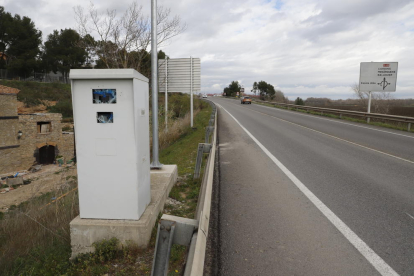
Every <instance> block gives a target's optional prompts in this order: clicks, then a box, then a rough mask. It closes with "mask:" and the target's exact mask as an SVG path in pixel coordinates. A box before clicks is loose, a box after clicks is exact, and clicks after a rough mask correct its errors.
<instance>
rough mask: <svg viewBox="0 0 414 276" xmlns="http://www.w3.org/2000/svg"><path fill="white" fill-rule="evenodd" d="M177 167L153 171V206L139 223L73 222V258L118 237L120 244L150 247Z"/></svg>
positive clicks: (79, 220)
mask: <svg viewBox="0 0 414 276" xmlns="http://www.w3.org/2000/svg"><path fill="white" fill-rule="evenodd" d="M177 176H178V173H177V165H164V166H163V167H162V169H161V170H153V171H151V203H150V204H149V205H148V207H147V208H146V209H145V211H144V213H143V214H142V216H141V217H140V219H139V220H104V219H81V218H80V217H79V216H78V217H76V218H75V219H74V220H72V221H71V222H70V238H71V245H72V257H71V259H72V258H74V257H76V256H77V255H78V254H81V253H89V252H93V251H94V250H95V248H94V247H93V243H94V242H97V241H101V240H103V239H110V238H113V237H115V238H118V239H119V241H120V242H121V244H124V245H125V244H126V243H127V242H132V243H134V244H137V245H138V246H139V247H142V248H145V247H147V245H148V243H149V240H150V238H151V231H152V228H153V227H154V225H155V221H156V219H157V216H158V214H159V213H160V212H162V210H163V209H164V203H165V200H166V199H167V197H168V194H169V193H170V191H171V188H172V187H173V185H174V184H175V183H176V182H177Z"/></svg>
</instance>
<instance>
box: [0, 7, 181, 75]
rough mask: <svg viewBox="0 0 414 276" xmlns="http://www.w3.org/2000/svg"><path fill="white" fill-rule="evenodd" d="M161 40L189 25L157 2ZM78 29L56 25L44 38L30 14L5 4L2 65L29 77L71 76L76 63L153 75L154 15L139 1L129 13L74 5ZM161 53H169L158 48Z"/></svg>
mask: <svg viewBox="0 0 414 276" xmlns="http://www.w3.org/2000/svg"><path fill="white" fill-rule="evenodd" d="M157 9H158V10H157V13H158V14H157V15H158V18H157V33H158V34H157V40H158V45H162V44H163V43H165V42H167V41H168V40H170V39H172V38H173V37H175V36H177V35H179V34H180V33H181V32H183V31H184V30H185V28H186V25H185V24H184V23H182V21H181V19H180V17H179V16H172V15H171V11H170V9H166V8H164V7H162V6H159V7H157ZM74 11H75V18H76V19H77V30H75V29H61V30H60V31H59V30H54V31H53V32H52V33H51V34H49V35H48V36H47V39H46V41H45V42H44V43H42V32H41V31H40V30H38V29H37V28H36V26H35V23H34V22H33V21H32V20H31V19H30V18H29V17H27V16H23V17H21V16H20V15H18V14H15V15H14V16H13V15H12V14H11V13H9V12H7V11H5V9H4V7H2V6H0V69H7V70H8V71H10V72H11V73H12V74H13V75H14V76H19V77H22V78H26V77H28V76H30V75H32V74H33V73H34V72H37V73H49V72H54V73H57V72H60V73H61V74H62V75H63V77H65V78H68V75H69V71H70V69H76V68H134V69H136V70H137V71H139V72H140V73H141V74H143V75H144V76H146V77H148V78H150V75H151V54H150V52H149V50H148V48H149V45H150V44H151V28H150V24H151V21H150V17H149V16H148V15H146V14H144V12H143V11H142V6H139V5H138V4H137V3H136V2H133V3H131V4H130V6H129V7H128V8H127V9H126V11H125V13H124V14H122V15H121V16H118V15H117V12H116V11H115V10H107V11H105V12H100V11H99V10H98V9H97V8H96V7H95V6H94V5H93V3H91V4H90V5H89V7H88V8H86V9H85V8H84V7H82V6H77V7H75V8H74ZM158 58H166V55H165V53H164V52H162V51H159V52H158Z"/></svg>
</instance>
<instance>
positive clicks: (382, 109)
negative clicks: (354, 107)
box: [351, 83, 393, 114]
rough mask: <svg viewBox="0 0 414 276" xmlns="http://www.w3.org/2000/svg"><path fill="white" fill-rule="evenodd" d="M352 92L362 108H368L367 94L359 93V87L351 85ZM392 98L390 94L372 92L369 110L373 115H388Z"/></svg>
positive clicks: (355, 84)
mask: <svg viewBox="0 0 414 276" xmlns="http://www.w3.org/2000/svg"><path fill="white" fill-rule="evenodd" d="M351 89H352V91H354V94H355V96H356V97H357V98H358V99H359V102H360V103H361V105H363V106H368V98H369V92H363V91H359V85H358V84H357V83H354V84H352V85H351ZM392 99H393V96H392V95H391V93H390V92H373V93H371V110H372V112H373V113H382V114H388V113H389V111H390V106H391V100H392Z"/></svg>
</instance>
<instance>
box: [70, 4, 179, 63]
mask: <svg viewBox="0 0 414 276" xmlns="http://www.w3.org/2000/svg"><path fill="white" fill-rule="evenodd" d="M74 11H75V18H76V21H77V24H78V32H79V33H80V34H81V36H82V37H83V38H84V39H83V40H82V44H83V45H82V46H83V47H85V48H87V49H88V50H89V51H90V54H91V55H93V56H95V57H97V58H98V62H100V63H102V64H103V65H104V66H105V67H107V68H135V69H137V70H138V71H141V70H140V69H141V68H142V63H143V61H144V59H146V58H147V57H148V48H149V46H150V44H151V21H150V18H149V16H147V15H145V14H144V13H143V11H142V6H139V5H138V4H137V2H132V3H131V5H130V6H129V7H128V8H127V10H126V11H125V12H124V14H123V15H122V16H121V17H118V16H117V13H116V10H106V12H98V10H97V9H96V7H95V6H94V4H93V3H92V2H90V5H89V7H88V9H87V10H86V11H85V9H84V8H83V7H81V6H76V7H74ZM185 29H186V25H185V23H182V22H181V19H180V17H179V16H174V17H171V10H170V9H167V8H164V7H162V6H159V7H157V42H158V43H157V44H158V45H159V46H161V45H162V44H164V43H166V42H167V41H168V40H170V39H171V38H173V37H175V36H177V35H179V34H180V33H182V32H183V31H184V30H185Z"/></svg>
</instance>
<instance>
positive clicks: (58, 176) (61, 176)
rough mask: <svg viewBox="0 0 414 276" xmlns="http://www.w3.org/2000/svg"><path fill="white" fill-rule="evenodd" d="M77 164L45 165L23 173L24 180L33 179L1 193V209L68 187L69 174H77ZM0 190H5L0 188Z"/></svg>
mask: <svg viewBox="0 0 414 276" xmlns="http://www.w3.org/2000/svg"><path fill="white" fill-rule="evenodd" d="M76 175H77V171H76V166H72V167H59V166H58V165H45V166H42V169H41V170H40V171H38V172H34V173H28V174H26V175H23V179H24V180H29V179H30V180H31V181H32V182H31V183H30V184H27V185H21V186H19V187H18V188H16V189H14V190H10V191H9V192H6V193H3V194H1V193H0V211H1V212H7V210H8V209H9V208H10V206H11V205H18V204H20V203H22V202H24V201H27V200H29V199H31V198H33V197H37V196H40V195H42V194H45V193H47V192H51V191H56V190H59V189H64V188H67V186H68V185H69V184H68V180H67V179H66V178H67V177H68V176H76ZM0 190H3V189H1V188H0Z"/></svg>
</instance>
